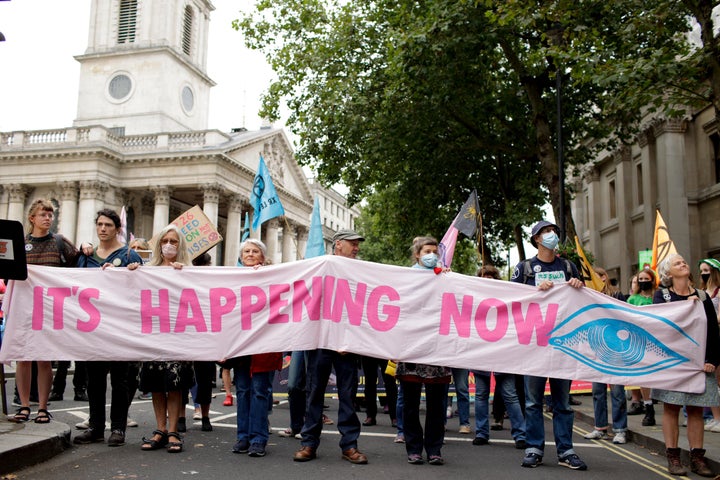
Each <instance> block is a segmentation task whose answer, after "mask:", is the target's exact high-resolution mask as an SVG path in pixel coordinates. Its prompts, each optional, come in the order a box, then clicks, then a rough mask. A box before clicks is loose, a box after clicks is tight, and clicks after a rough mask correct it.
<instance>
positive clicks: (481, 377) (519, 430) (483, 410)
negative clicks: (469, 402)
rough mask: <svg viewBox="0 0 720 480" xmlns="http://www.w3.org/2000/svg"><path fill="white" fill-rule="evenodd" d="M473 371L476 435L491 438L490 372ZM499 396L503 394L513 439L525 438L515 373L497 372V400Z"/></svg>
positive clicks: (523, 420)
mask: <svg viewBox="0 0 720 480" xmlns="http://www.w3.org/2000/svg"><path fill="white" fill-rule="evenodd" d="M473 373H474V374H475V436H476V437H480V438H490V425H489V399H490V373H489V372H477V371H476V372H473ZM498 396H502V397H503V401H504V402H505V408H506V411H507V414H508V417H509V418H510V434H511V435H512V438H513V440H515V441H517V440H525V417H523V414H522V409H521V408H520V402H519V401H518V396H517V391H516V390H515V375H512V374H504V373H496V374H495V401H497V399H498Z"/></svg>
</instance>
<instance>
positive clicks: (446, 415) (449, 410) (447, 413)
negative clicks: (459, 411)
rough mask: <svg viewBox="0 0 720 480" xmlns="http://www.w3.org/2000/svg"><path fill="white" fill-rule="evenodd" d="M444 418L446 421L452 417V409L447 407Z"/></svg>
mask: <svg viewBox="0 0 720 480" xmlns="http://www.w3.org/2000/svg"><path fill="white" fill-rule="evenodd" d="M445 417H446V418H448V419H450V418H452V417H453V411H452V407H447V410H446V411H445Z"/></svg>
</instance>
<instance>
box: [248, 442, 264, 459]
mask: <svg viewBox="0 0 720 480" xmlns="http://www.w3.org/2000/svg"><path fill="white" fill-rule="evenodd" d="M248 456H249V457H264V456H265V445H263V444H262V443H253V444H252V445H250V449H249V450H248Z"/></svg>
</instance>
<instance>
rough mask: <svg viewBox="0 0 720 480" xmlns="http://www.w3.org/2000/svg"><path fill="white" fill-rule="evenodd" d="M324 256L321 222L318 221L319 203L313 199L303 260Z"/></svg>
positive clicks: (316, 199) (316, 198)
mask: <svg viewBox="0 0 720 480" xmlns="http://www.w3.org/2000/svg"><path fill="white" fill-rule="evenodd" d="M322 255H325V240H324V239H323V232H322V222H321V221H320V201H319V200H318V197H317V196H316V197H315V204H314V205H313V212H312V218H311V219H310V235H308V242H307V246H306V247H305V258H313V257H320V256H322Z"/></svg>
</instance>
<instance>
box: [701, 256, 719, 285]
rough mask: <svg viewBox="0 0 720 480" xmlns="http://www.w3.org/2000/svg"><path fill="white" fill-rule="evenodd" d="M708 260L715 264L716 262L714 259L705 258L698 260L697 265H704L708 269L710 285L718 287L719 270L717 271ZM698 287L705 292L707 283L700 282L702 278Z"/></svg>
mask: <svg viewBox="0 0 720 480" xmlns="http://www.w3.org/2000/svg"><path fill="white" fill-rule="evenodd" d="M708 260H713V261H714V262H715V263H716V262H717V260H715V259H710V258H706V259H704V260H700V262H699V263H700V264H702V263H704V264H705V265H707V266H708V267H710V283H711V284H712V285H714V286H715V287H720V270H718V269H717V267H716V266H715V265H713V263H711V262H710V261H708ZM700 286H701V287H702V289H703V290H705V289H706V288H707V282H704V281H703V280H702V277H701V280H700ZM711 293H712V292H711Z"/></svg>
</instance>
